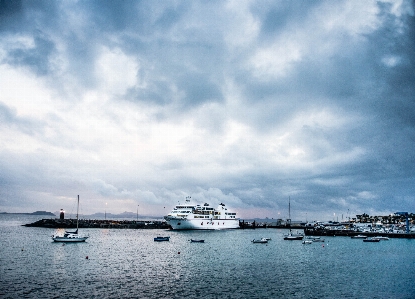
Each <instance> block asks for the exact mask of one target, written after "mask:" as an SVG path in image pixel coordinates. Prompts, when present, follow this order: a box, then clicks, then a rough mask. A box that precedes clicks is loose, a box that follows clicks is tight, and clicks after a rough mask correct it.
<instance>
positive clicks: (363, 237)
mask: <svg viewBox="0 0 415 299" xmlns="http://www.w3.org/2000/svg"><path fill="white" fill-rule="evenodd" d="M351 238H352V239H366V238H367V236H365V235H357V236H352V237H351Z"/></svg>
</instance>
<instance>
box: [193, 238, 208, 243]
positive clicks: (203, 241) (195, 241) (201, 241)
mask: <svg viewBox="0 0 415 299" xmlns="http://www.w3.org/2000/svg"><path fill="white" fill-rule="evenodd" d="M190 242H191V243H205V240H196V239H190Z"/></svg>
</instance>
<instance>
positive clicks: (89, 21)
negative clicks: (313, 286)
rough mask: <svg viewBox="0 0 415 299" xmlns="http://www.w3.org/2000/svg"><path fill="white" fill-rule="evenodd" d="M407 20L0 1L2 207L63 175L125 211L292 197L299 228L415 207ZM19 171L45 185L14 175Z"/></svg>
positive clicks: (184, 5)
mask: <svg viewBox="0 0 415 299" xmlns="http://www.w3.org/2000/svg"><path fill="white" fill-rule="evenodd" d="M413 10H414V8H413V3H412V2H410V1H403V2H402V3H398V2H393V1H392V2H388V1H377V2H374V1H367V2H361V1H338V2H335V3H333V2H329V1H313V2H310V1H296V2H287V1H278V2H275V1H269V2H268V1H261V2H247V1H236V2H233V1H226V2H225V1H213V2H212V1H208V2H205V1H192V2H190V1H189V2H174V1H104V2H103V1H77V2H69V1H64V2H55V1H0V43H1V45H2V47H1V49H2V50H1V51H0V61H1V64H0V75H1V76H6V77H8V81H7V82H8V83H7V85H6V83H3V85H2V86H1V87H2V88H3V89H6V90H5V92H3V93H2V95H0V103H1V106H0V118H1V120H2V125H1V128H2V131H1V134H2V136H3V138H2V139H3V140H7V141H3V143H2V146H3V148H5V149H7V150H6V151H5V152H0V162H3V165H6V164H4V163H5V161H8V160H9V159H11V157H12V158H14V159H18V160H20V161H22V162H21V167H18V168H16V169H14V170H13V169H12V168H11V167H6V168H5V169H6V172H8V173H13V175H10V176H8V175H7V173H6V174H5V175H3V176H2V178H3V179H2V182H6V181H8V182H10V183H7V184H8V190H9V191H8V193H7V194H6V193H3V194H2V195H1V196H2V199H1V200H2V201H1V203H2V204H1V208H2V209H5V208H7V207H8V206H10V205H9V204H3V203H4V202H6V198H10V196H12V195H11V194H13V196H15V197H16V198H20V199H21V200H20V201H19V205H16V207H17V206H24V204H23V203H24V202H25V198H28V195H27V194H29V193H31V192H32V194H35V195H33V196H34V197H33V198H40V197H41V196H39V195H36V194H37V193H40V192H41V190H42V188H43V189H44V190H46V191H45V192H46V193H48V195H47V196H46V198H47V199H45V200H40V199H39V201H40V202H42V203H46V202H49V201H48V200H50V199H52V198H53V197H54V196H56V194H58V193H59V192H58V191H57V190H56V189H55V188H53V187H52V186H53V185H56V186H59V185H62V186H65V188H64V189H65V190H67V189H66V188H67V185H66V183H65V180H67V179H68V178H72V181H73V184H70V185H71V187H74V186H76V187H77V188H79V189H82V190H83V191H84V192H88V193H89V194H90V195H91V196H92V197H93V198H95V200H96V201H97V202H102V201H104V200H105V201H107V200H108V201H109V199H112V200H114V202H115V203H116V204H114V207H115V206H117V208H119V207H121V206H122V207H125V208H126V209H127V207H130V206H134V205H135V204H136V203H135V202H134V200H136V198H138V197H140V198H142V200H143V201H145V202H148V203H153V204H154V205H157V204H161V202H163V204H165V201H167V202H174V203H175V202H176V200H177V198H180V197H183V195H184V194H190V195H191V193H194V194H197V195H198V196H199V197H200V198H201V199H211V200H219V199H220V200H223V201H226V199H228V200H229V201H231V202H232V204H234V205H235V206H236V207H238V208H240V209H241V210H244V211H249V210H250V209H255V208H257V209H259V210H260V211H262V212H263V213H270V214H269V215H264V214H261V216H270V217H276V213H277V210H278V211H280V212H281V211H283V210H284V208H285V209H286V206H287V199H288V197H290V198H291V199H292V203H293V206H296V207H297V208H298V209H299V210H301V211H299V210H298V213H299V214H300V216H301V217H302V218H305V216H304V214H305V213H308V215H309V216H310V217H311V214H313V215H315V218H319V217H320V216H319V215H322V217H327V215H330V216H332V215H333V213H341V212H343V213H345V211H348V210H350V211H352V212H353V213H363V212H372V211H373V212H376V211H379V212H385V211H389V212H394V211H393V209H401V207H402V209H407V210H408V209H411V208H412V209H413V208H414V206H413V203H411V199H414V197H413V187H412V186H413V185H414V184H413V181H414V178H415V173H414V170H413V167H412V165H414V162H415V161H414V160H415V159H414V155H413V153H412V152H413V149H414V148H415V129H414V127H415V126H414V125H415V124H414V122H415V121H414V117H413V115H414V114H415V113H414V112H415V111H414V110H415V109H414V108H415V101H414V97H413V94H414V91H415V90H414V89H415V87H414V84H413V82H415V72H414V64H415V51H414V50H415V29H414V28H415V26H414V25H415V24H414V11H413ZM3 82H5V81H3ZM22 85H24V87H26V88H27V93H22V91H21V90H20V89H19V88H18V87H20V86H22ZM37 88H38V89H37ZM23 90H24V91H25V92H26V89H23ZM32 95H33V97H32ZM20 134H22V135H20ZM22 136H30V138H28V139H24V138H23V137H22ZM21 140H25V145H22V146H21V148H20V150H17V149H19V144H20V143H21ZM29 157H30V158H31V159H30V158H29ZM45 157H53V159H50V160H48V161H49V162H50V163H45V165H43V166H42V163H40V162H39V161H43V160H44V159H45ZM31 160H33V161H34V162H33V163H32V162H31ZM36 161H37V162H36ZM26 164H27V169H34V168H38V169H41V170H42V171H41V172H42V175H41V176H39V177H42V179H43V181H44V183H43V184H39V186H37V187H36V188H34V187H33V185H32V184H28V183H21V185H18V182H17V181H15V180H11V179H10V178H11V177H19V173H20V171H22V172H23V169H24V168H25V167H24V166H25V165H26ZM33 165H36V166H33ZM61 169H64V171H61ZM48 174H49V175H48ZM26 175H28V174H27V173H26V172H25V174H24V176H23V177H25V176H26ZM52 176H53V178H52ZM75 177H77V178H76V179H75ZM29 180H30V176H28V180H24V181H29ZM69 180H71V179H69ZM33 181H36V182H38V180H33ZM17 190H23V191H22V192H20V191H17ZM43 195H44V194H43ZM43 195H42V196H43ZM7 200H8V199H7ZM7 202H8V203H9V201H7ZM110 202H111V201H110ZM93 206H94V204H91V208H92V207H93ZM93 208H95V207H93ZM39 209H40V208H39ZM43 209H44V208H43ZM339 211H341V212H339ZM93 212H95V211H93ZM258 213H260V212H258ZM281 213H282V212H281ZM153 214H154V212H153ZM300 216H299V217H300Z"/></svg>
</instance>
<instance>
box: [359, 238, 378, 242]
mask: <svg viewBox="0 0 415 299" xmlns="http://www.w3.org/2000/svg"><path fill="white" fill-rule="evenodd" d="M379 241H380V240H379V239H378V238H366V239H363V242H379Z"/></svg>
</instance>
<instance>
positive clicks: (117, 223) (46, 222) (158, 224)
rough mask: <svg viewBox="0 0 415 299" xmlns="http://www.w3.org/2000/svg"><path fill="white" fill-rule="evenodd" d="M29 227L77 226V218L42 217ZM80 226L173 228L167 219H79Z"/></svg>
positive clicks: (28, 225)
mask: <svg viewBox="0 0 415 299" xmlns="http://www.w3.org/2000/svg"><path fill="white" fill-rule="evenodd" d="M24 226H27V227H48V228H76V219H41V220H38V221H36V222H34V223H29V224H25V225H24ZM78 226H79V228H118V229H125V228H130V229H171V227H170V225H168V224H167V223H166V222H165V221H135V220H134V221H132V220H97V219H79V223H78Z"/></svg>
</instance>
